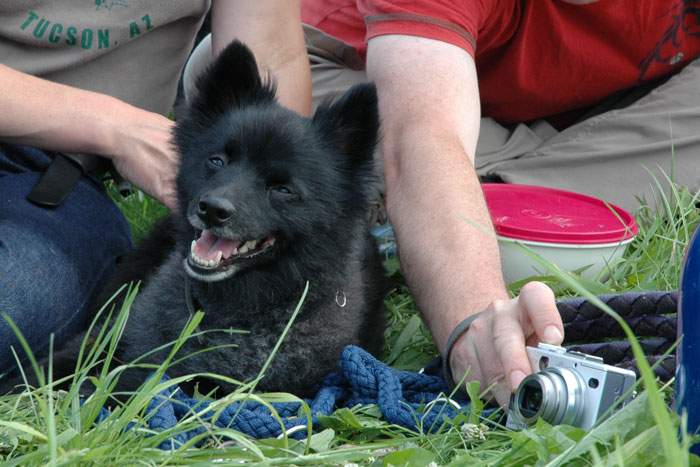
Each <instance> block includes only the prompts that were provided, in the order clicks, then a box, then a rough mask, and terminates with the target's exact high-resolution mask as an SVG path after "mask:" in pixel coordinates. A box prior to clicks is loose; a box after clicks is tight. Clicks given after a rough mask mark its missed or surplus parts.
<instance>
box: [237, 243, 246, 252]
mask: <svg viewBox="0 0 700 467" xmlns="http://www.w3.org/2000/svg"><path fill="white" fill-rule="evenodd" d="M245 253H248V242H246V243H245V245H243V246H242V247H240V248H239V249H238V254H239V255H243V254H245Z"/></svg>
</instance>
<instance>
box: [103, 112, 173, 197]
mask: <svg viewBox="0 0 700 467" xmlns="http://www.w3.org/2000/svg"><path fill="white" fill-rule="evenodd" d="M173 126H174V122H173V121H172V120H170V119H168V118H166V117H164V116H162V115H159V114H156V113H152V112H147V111H145V110H141V109H133V113H132V114H131V115H130V116H128V117H127V118H125V119H122V120H121V121H120V123H119V124H118V125H117V126H116V128H115V130H116V137H115V138H114V145H113V150H112V151H110V152H111V154H112V155H111V158H112V163H113V164H114V167H115V168H116V169H117V171H118V172H119V173H120V174H121V175H122V176H123V177H124V178H125V179H127V180H129V181H130V182H131V183H133V184H134V185H136V186H137V187H139V188H140V189H141V190H143V191H144V192H146V193H148V194H149V195H151V196H153V197H154V198H156V199H157V200H158V201H160V202H161V203H163V204H165V205H166V206H167V207H168V208H170V209H175V208H176V206H177V199H176V198H177V196H176V188H175V179H176V176H177V168H178V164H179V155H178V153H177V151H176V150H175V147H174V146H173V144H172V142H171V137H172V128H173Z"/></svg>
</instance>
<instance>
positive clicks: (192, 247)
mask: <svg viewBox="0 0 700 467" xmlns="http://www.w3.org/2000/svg"><path fill="white" fill-rule="evenodd" d="M196 244H197V240H192V243H191V244H190V253H192V256H194V247H195V245H196Z"/></svg>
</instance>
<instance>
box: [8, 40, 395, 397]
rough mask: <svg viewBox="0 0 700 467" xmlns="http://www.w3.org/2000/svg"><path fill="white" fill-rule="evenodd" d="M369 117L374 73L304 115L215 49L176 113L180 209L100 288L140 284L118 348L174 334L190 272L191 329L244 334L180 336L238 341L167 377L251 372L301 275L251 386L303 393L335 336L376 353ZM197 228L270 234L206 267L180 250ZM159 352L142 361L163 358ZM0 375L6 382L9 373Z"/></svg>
mask: <svg viewBox="0 0 700 467" xmlns="http://www.w3.org/2000/svg"><path fill="white" fill-rule="evenodd" d="M378 126H379V120H378V115H377V98H376V92H375V89H374V87H373V85H371V84H367V85H360V86H356V87H354V88H352V89H351V90H349V91H348V92H347V93H345V95H343V96H342V97H341V98H340V99H339V100H338V101H336V102H335V103H331V104H328V105H325V106H322V107H321V108H319V109H318V110H317V111H316V113H315V115H314V116H313V117H312V118H311V119H307V118H303V117H301V116H299V115H297V114H295V113H294V112H291V111H290V110H287V109H285V108H283V107H282V106H280V105H279V104H278V103H277V102H276V99H275V91H274V87H273V86H272V85H271V84H266V83H264V82H263V81H262V80H261V78H260V76H259V73H258V69H257V65H256V62H255V59H254V58H253V56H252V54H251V53H250V51H249V50H248V49H247V48H246V47H245V46H244V45H242V44H240V43H233V44H232V45H230V46H229V47H228V48H227V49H226V50H225V51H224V52H222V54H221V55H220V57H219V58H218V59H217V60H216V61H215V63H214V64H213V65H212V66H211V67H210V68H209V70H208V71H207V72H206V73H205V74H204V76H203V77H202V78H201V79H200V81H199V82H198V94H197V95H196V96H195V97H194V99H193V101H192V102H191V104H190V105H189V107H188V109H187V111H186V115H184V116H183V117H182V118H180V119H179V121H178V123H177V125H176V129H175V143H176V145H177V148H178V150H179V151H180V153H181V155H182V160H181V167H180V171H179V176H178V179H177V187H178V198H179V213H180V215H175V216H171V217H170V218H169V219H168V220H166V221H165V222H163V223H161V225H159V226H158V227H157V228H156V229H155V232H154V233H153V234H152V236H151V238H150V239H149V240H147V241H146V243H145V244H144V245H143V246H142V247H141V248H140V249H138V250H137V251H136V252H135V253H134V254H132V255H131V257H130V258H127V260H126V261H125V262H124V264H122V266H121V271H120V273H119V275H118V276H117V277H116V278H115V279H114V281H113V284H112V285H111V286H109V287H107V289H106V291H105V293H104V294H103V295H102V297H103V298H105V297H107V296H109V295H111V294H112V293H113V291H114V290H115V287H116V285H119V284H123V283H124V282H126V281H131V280H135V279H140V280H143V281H144V282H145V286H144V287H143V290H142V292H141V293H140V294H139V295H138V296H137V299H136V301H135V302H134V304H133V306H132V308H131V314H130V317H129V320H128V322H127V325H126V328H125V330H124V334H123V337H122V339H121V342H120V344H119V346H118V355H117V360H118V361H123V362H129V361H132V360H133V359H135V358H137V357H140V356H142V355H143V354H145V353H146V352H148V351H150V350H151V349H153V348H155V347H157V346H160V345H162V344H164V343H166V342H170V341H173V340H175V339H176V338H177V336H178V335H179V334H180V332H181V331H182V329H183V327H184V325H185V323H186V322H187V320H188V319H189V316H190V315H189V313H188V308H187V306H186V298H185V281H186V277H187V276H188V275H189V276H190V278H189V280H190V283H191V290H192V297H193V299H194V301H195V302H196V303H197V304H198V305H200V306H201V308H202V309H203V311H204V312H205V316H204V319H203V321H202V323H201V325H200V330H201V331H207V330H217V329H218V330H221V329H230V328H233V329H240V330H245V331H248V332H249V333H248V334H229V333H224V332H211V333H205V334H204V336H203V341H202V342H199V341H198V340H197V339H196V338H190V339H189V340H188V342H187V343H186V344H185V345H184V346H183V348H182V349H181V350H180V353H179V354H178V357H181V356H185V355H188V354H194V353H195V352H197V351H199V350H201V349H202V348H205V347H215V346H218V345H227V344H236V345H237V347H236V348H230V347H229V348H223V349H217V350H211V351H207V352H204V353H199V354H197V355H195V356H193V357H190V358H187V359H185V360H184V361H183V362H182V363H179V364H177V365H175V366H172V367H171V368H169V369H168V374H169V375H170V376H171V377H172V376H180V375H185V374H190V373H201V372H210V373H217V374H222V375H227V376H229V377H231V378H234V379H236V380H239V381H247V380H251V379H252V378H254V377H255V376H257V375H258V373H259V372H260V370H261V367H262V365H263V363H264V361H265V360H266V359H267V357H268V356H269V355H270V353H271V351H272V349H273V347H274V345H275V343H276V342H277V341H278V339H279V338H280V335H281V334H282V330H283V328H284V327H285V325H286V324H287V322H288V321H289V319H290V317H291V315H292V312H293V310H294V308H295V306H296V305H297V303H298V301H299V299H300V297H301V295H302V292H303V290H304V286H305V284H306V282H307V281H308V282H309V292H308V295H307V297H306V301H305V302H304V304H303V307H302V309H301V312H300V314H299V316H298V318H297V320H296V322H295V323H294V326H293V327H292V329H291V331H290V333H289V334H288V336H287V338H286V340H285V341H284V343H283V344H282V346H281V348H280V350H279V352H278V353H277V355H276V357H275V359H274V360H273V362H272V364H271V366H270V367H269V369H268V370H267V372H266V374H265V376H264V378H263V379H262V380H261V381H260V383H259V385H258V388H259V389H260V390H264V391H287V392H292V393H295V394H297V395H300V396H308V395H310V394H312V393H313V392H314V390H315V389H316V387H317V385H318V384H319V383H320V382H321V379H322V377H323V376H324V375H326V374H327V373H329V372H330V371H333V370H334V368H335V364H336V362H337V359H338V357H339V355H340V352H341V350H342V348H343V347H344V346H346V345H348V344H356V345H360V346H362V347H364V348H366V349H368V350H369V351H371V352H373V353H375V354H377V353H379V352H380V351H381V348H382V343H383V332H384V316H383V303H382V302H383V296H384V292H385V290H386V287H385V282H384V281H385V279H384V275H383V270H382V267H381V262H380V258H379V256H378V254H377V252H376V247H375V244H374V242H373V240H372V238H371V236H370V235H369V233H368V228H369V226H368V222H367V220H366V219H367V210H368V208H369V204H370V195H371V193H372V191H373V186H374V184H375V183H376V181H375V179H374V170H373V150H374V147H375V144H376V140H377V133H378ZM212 199H214V200H215V201H213V202H211V203H209V202H210V201H211V200H212ZM202 203H204V204H202ZM207 203H209V204H207ZM217 203H218V204H217ZM222 203H223V206H224V207H227V209H228V210H226V211H225V212H224V214H221V212H220V211H215V210H213V209H209V211H207V208H211V205H212V204H215V205H216V206H219V205H220V204H222ZM203 206H204V207H203ZM212 212H213V215H212ZM217 214H219V215H218V217H217ZM202 230H208V231H209V232H211V233H213V234H215V235H216V236H217V237H219V238H227V239H234V240H236V239H238V240H246V239H262V238H270V236H272V237H274V240H275V242H274V244H273V245H272V246H271V247H269V248H267V249H265V250H262V251H261V253H260V254H258V255H256V256H253V257H251V258H248V259H245V258H243V259H240V260H237V261H234V263H233V264H232V265H230V266H228V267H223V266H222V267H221V270H218V269H217V272H216V273H215V274H213V273H211V271H209V270H208V269H207V268H201V267H198V266H197V264H196V263H195V262H193V260H192V256H191V253H190V244H191V242H192V240H193V239H196V238H197V236H198V235H199V232H200V231H202ZM173 239H175V240H173ZM160 263H162V264H160ZM343 302H345V303H343ZM341 305H343V306H341ZM82 338H83V336H81V337H79V338H77V339H75V340H74V341H72V342H71V343H70V344H69V345H67V346H66V348H65V349H64V350H63V351H60V352H58V354H57V355H56V357H55V360H54V368H55V371H56V372H58V373H59V374H58V375H55V376H54V379H57V378H58V377H60V376H62V375H61V374H60V373H64V374H70V373H72V372H73V371H74V369H75V356H76V354H77V352H76V350H75V349H76V347H77V345H78V343H79V342H80V341H81V340H82ZM166 353H167V351H161V352H157V353H155V354H153V355H151V356H150V357H148V358H146V360H145V361H146V362H151V363H160V362H161V361H162V360H163V359H164V357H165V355H166ZM146 377H147V373H146V370H143V371H140V370H139V371H136V370H134V371H127V372H125V373H124V374H123V375H122V377H121V379H120V384H119V387H120V388H121V389H127V390H133V389H135V388H137V387H138V386H139V385H140V384H141V383H142V382H143V381H144V379H145V378H146ZM200 383H204V382H202V381H200ZM216 384H217V385H218V386H220V387H221V386H223V389H224V390H225V391H228V390H230V389H232V388H231V387H230V386H228V385H225V384H221V383H220V382H217V383H216ZM0 385H2V383H0ZM3 386H5V388H3V389H7V383H6V384H5V385H3Z"/></svg>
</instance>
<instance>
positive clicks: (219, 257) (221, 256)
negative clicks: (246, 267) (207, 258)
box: [213, 250, 224, 264]
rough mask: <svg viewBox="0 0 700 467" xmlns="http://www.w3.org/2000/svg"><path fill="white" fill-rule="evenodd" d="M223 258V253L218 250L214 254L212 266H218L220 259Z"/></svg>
mask: <svg viewBox="0 0 700 467" xmlns="http://www.w3.org/2000/svg"><path fill="white" fill-rule="evenodd" d="M223 257H224V252H223V251H221V250H219V251H217V252H216V256H215V257H214V259H213V261H214V264H219V263H220V262H221V258H223Z"/></svg>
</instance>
